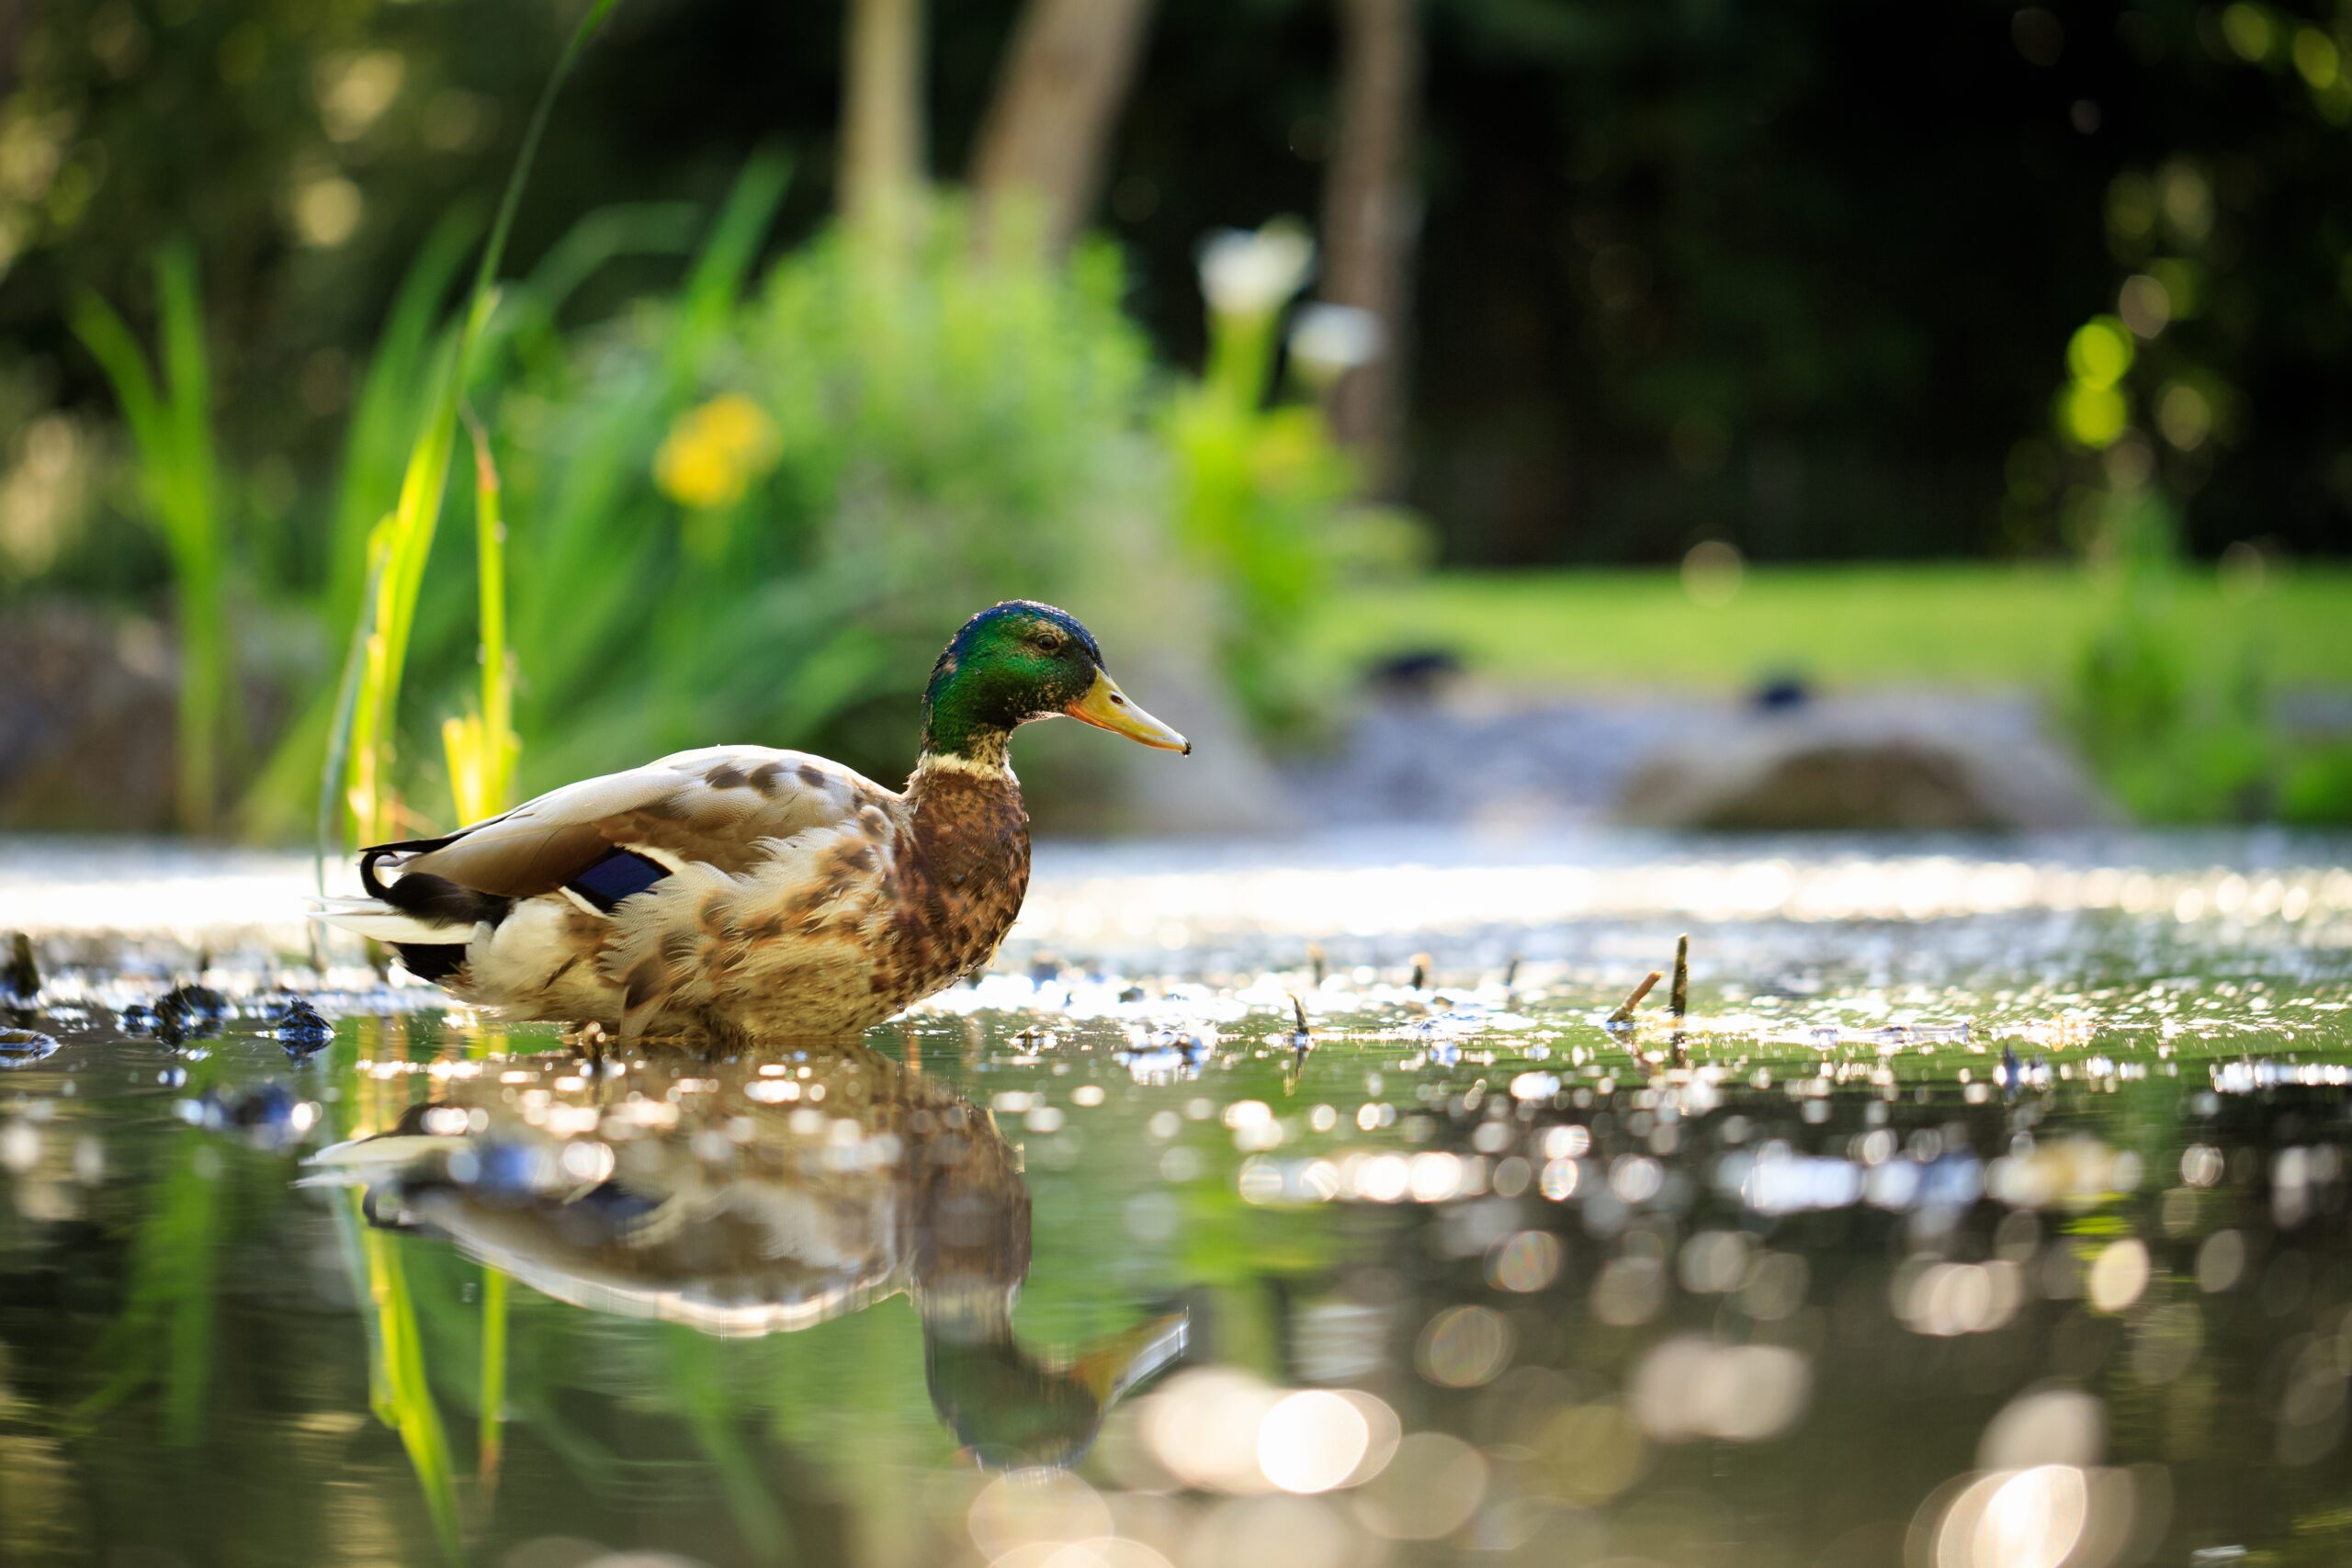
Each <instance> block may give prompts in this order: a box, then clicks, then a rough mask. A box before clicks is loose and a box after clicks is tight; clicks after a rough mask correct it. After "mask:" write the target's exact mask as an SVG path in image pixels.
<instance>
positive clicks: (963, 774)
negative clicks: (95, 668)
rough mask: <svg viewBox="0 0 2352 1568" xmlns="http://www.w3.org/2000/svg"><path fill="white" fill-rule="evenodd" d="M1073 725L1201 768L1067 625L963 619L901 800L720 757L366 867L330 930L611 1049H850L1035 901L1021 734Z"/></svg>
mask: <svg viewBox="0 0 2352 1568" xmlns="http://www.w3.org/2000/svg"><path fill="white" fill-rule="evenodd" d="M1062 716H1068V717H1070V718H1075V719H1077V720H1079V721H1080V723H1082V724H1089V725H1092V726H1094V727H1095V728H1099V729H1104V730H1108V731H1109V732H1110V733H1112V734H1114V735H1119V736H1124V737H1125V738H1126V739H1130V740H1134V741H1137V742H1139V743H1141V744H1143V745H1145V746H1148V747H1152V748H1155V749H1158V750H1166V751H1175V752H1179V753H1183V754H1187V755H1189V754H1190V753H1191V751H1192V745H1191V743H1190V742H1188V741H1187V740H1186V739H1184V737H1183V736H1182V734H1180V733H1179V732H1178V731H1176V730H1175V729H1173V728H1170V727H1169V726H1168V725H1166V724H1163V723H1161V722H1160V721H1159V719H1157V718H1154V717H1153V716H1151V715H1150V714H1148V713H1147V712H1145V711H1144V710H1143V708H1141V707H1140V706H1138V705H1136V704H1135V703H1134V702H1133V701H1131V700H1130V699H1129V698H1128V697H1127V695H1126V694H1125V693H1124V692H1122V691H1121V690H1120V689H1119V685H1118V682H1115V681H1114V680H1112V678H1111V675H1110V671H1108V670H1106V669H1105V668H1104V667H1103V649H1102V647H1101V645H1100V644H1098V643H1097V642H1096V641H1095V638H1094V635H1093V634H1092V633H1091V632H1090V631H1088V630H1087V629H1086V627H1085V626H1083V625H1081V624H1080V622H1079V620H1078V618H1077V617H1076V616H1074V615H1070V614H1069V612H1068V611H1065V610H1060V609H1057V608H1056V607H1054V606H1053V605H1050V604H1040V603H1037V602H1036V601H1034V600H1025V599H1016V600H1008V601H1005V602H1004V603H1002V604H995V605H992V606H990V607H989V608H988V609H985V610H983V611H981V612H980V613H979V614H978V615H974V616H973V617H972V618H971V619H970V620H968V621H967V622H965V623H964V625H963V626H962V627H961V628H959V629H958V630H957V631H956V635H955V636H954V637H952V638H950V639H949V641H948V643H947V646H946V648H945V649H944V651H943V652H942V653H941V654H940V656H939V660H938V662H937V663H936V664H935V665H934V666H933V669H932V672H931V678H930V680H929V682H927V684H926V685H925V687H924V690H923V698H922V750H921V754H920V756H919V758H918V760H917V761H916V763H915V766H914V772H913V773H912V774H911V775H910V777H909V778H908V780H907V784H906V787H905V788H904V789H903V790H895V791H894V790H890V789H888V788H885V787H884V786H883V785H881V784H876V783H875V782H874V781H873V780H871V779H868V778H865V776H863V775H862V774H860V773H857V772H856V771H855V770H854V769H852V768H849V767H845V766H843V765H842V764H841V763H839V762H836V761H830V760H828V759H826V758H823V757H819V756H815V755H812V754H810V753H808V752H803V751H791V750H777V749H775V748H771V747H764V746H710V747H704V748H701V749H698V750H691V751H680V752H677V753H675V754H674V755H672V756H668V757H663V758H661V759H659V760H658V761H652V762H649V763H647V764H645V765H644V766H643V767H639V768H635V769H631V770H629V771H628V772H625V773H610V774H606V775H605V776H603V777H600V778H592V779H583V780H582V781H580V782H579V783H576V784H567V785H565V786H563V787H562V788H560V789H557V790H553V791H551V792H549V793H548V794H546V795H540V796H538V797H537V799H534V800H531V801H528V802H526V803H525V804H524V805H521V806H518V807H515V808H514V809H513V810H511V811H507V812H504V813H502V814H501V815H499V816H496V817H492V818H487V819H486V820H483V821H481V822H476V823H473V824H470V825H469V826H467V827H463V828H460V829H458V830H457V831H455V832H452V833H445V834H441V835H439V836H437V837H433V838H420V839H408V840H401V841H399V842H394V843H383V844H373V845H369V846H368V847H367V848H366V849H364V850H362V851H361V852H359V857H358V872H359V880H360V885H361V886H362V887H363V888H365V890H366V891H365V893H364V894H362V895H360V896H356V897H322V898H319V899H315V900H313V901H312V905H311V912H312V914H313V916H314V917H315V918H317V919H322V920H325V921H327V922H328V923H330V924H333V925H334V926H337V927H340V928H342V929H344V930H346V931H356V932H358V933H360V934H361V935H363V936H368V937H372V938H374V939H376V940H378V941H379V942H385V943H387V944H389V945H390V948H391V949H392V951H393V952H394V953H396V954H397V955H398V956H399V958H400V961H401V964H402V965H403V966H404V967H405V968H406V969H407V970H408V971H409V972H410V973H411V974H413V975H415V976H417V977H419V978H420V979H424V980H427V981H430V982H433V983H434V984H436V985H438V986H440V987H442V988H443V989H444V990H446V991H447V992H448V993H450V994H451V995H452V996H454V997H455V998H458V999H459V1000H460V1001H463V1002H466V1003H468V1004H470V1005H472V1006H475V1007H478V1008H481V1009H482V1010H486V1011H489V1012H491V1013H492V1014H494V1015H496V1016H499V1017H502V1018H504V1019H507V1020H510V1021H552V1022H557V1023H563V1024H569V1025H571V1026H574V1027H585V1026H587V1025H591V1024H593V1025H595V1026H596V1027H597V1028H598V1029H599V1030H601V1031H602V1032H604V1033H605V1035H606V1036H608V1037H610V1038H614V1039H616V1040H620V1041H623V1042H628V1041H635V1040H639V1039H648V1038H654V1039H680V1040H696V1041H705V1042H712V1043H720V1044H734V1045H741V1044H747V1043H755V1042H782V1041H793V1040H806V1041H817V1040H839V1039H854V1037H856V1036H857V1035H858V1034H860V1033H862V1032H864V1031H865V1030H866V1029H868V1028H870V1027H872V1026H873V1025H875V1024H876V1023H880V1022H882V1021H885V1020H888V1019H889V1018H891V1017H893V1016H894V1015H896V1014H897V1013H899V1012H900V1011H902V1010H905V1009H907V1008H908V1007H910V1006H911V1005H913V1004H914V1003H915V1002H918V1001H920V1000H922V998H925V997H928V996H932V995H933V994H935V993H937V992H939V991H941V990H944V989H945V988H946V987H949V986H951V985H954V984H955V983H956V982H957V981H958V980H961V979H963V978H965V977H967V976H970V975H973V974H975V973H977V972H978V971H979V970H980V969H983V968H985V967H986V966H987V964H988V963H989V960H990V958H992V957H993V956H994V954H995V953H996V950H997V947H998V944H999V943H1000V942H1002V941H1003V938H1004V935H1005V932H1006V931H1008V930H1010V929H1011V927H1012V922H1013V919H1014V918H1015V917H1016V916H1017V915H1018V914H1019V913H1020V911H1021V905H1022V901H1023V898H1024V897H1026V895H1027V892H1028V886H1029V817H1028V812H1027V811H1026V809H1025V808H1024V807H1023V805H1022V799H1021V785H1020V781H1019V780H1018V779H1017V778H1015V777H1014V775H1013V772H1012V765H1011V762H1010V761H1009V760H1008V747H1009V742H1010V741H1011V739H1012V732H1013V731H1014V730H1016V729H1018V728H1021V727H1022V726H1023V725H1025V724H1030V723H1033V722H1035V721H1037V720H1041V719H1047V718H1056V717H1062Z"/></svg>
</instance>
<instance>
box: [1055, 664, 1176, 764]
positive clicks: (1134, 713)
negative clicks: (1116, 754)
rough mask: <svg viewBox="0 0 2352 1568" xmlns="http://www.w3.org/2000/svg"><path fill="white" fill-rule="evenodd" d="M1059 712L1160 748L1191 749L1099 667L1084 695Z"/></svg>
mask: <svg viewBox="0 0 2352 1568" xmlns="http://www.w3.org/2000/svg"><path fill="white" fill-rule="evenodd" d="M1062 712H1064V713H1066V714H1068V715H1069V716H1070V717H1072V718H1074V719H1076V720H1078V721H1079V723H1080V724H1091V725H1092V726H1093V727H1094V728H1097V729H1107V730H1109V731H1110V732H1111V733H1112V734H1114V735H1124V736H1125V737H1126V738H1127V739H1130V740H1140V741H1142V742H1143V743H1144V744H1145V745H1147V746H1155V747H1158V748H1159V750H1162V751H1182V752H1183V753H1184V754H1185V755H1186V756H1188V757H1189V756H1191V755H1192V752H1193V743H1192V742H1191V741H1189V740H1187V739H1184V738H1183V737H1182V736H1181V735H1179V734H1177V733H1176V732H1175V731H1174V730H1172V729H1170V728H1168V727H1167V726H1166V725H1164V724H1162V723H1160V722H1159V720H1158V719H1156V718H1154V717H1152V716H1151V715H1149V714H1148V713H1146V712H1144V711H1143V709H1141V708H1139V707H1137V706H1136V705H1135V704H1133V703H1131V702H1129V701H1128V700H1127V694H1126V693H1125V692H1123V691H1121V690H1119V683H1118V682H1116V681H1114V680H1112V679H1111V677H1110V676H1109V675H1107V674H1105V673H1104V672H1103V671H1100V670H1097V671H1095V672H1094V684H1093V685H1092V686H1091V687H1089V688H1088V689H1087V693H1086V695H1084V696H1082V697H1080V698H1079V699H1078V701H1076V702H1074V703H1072V704H1070V705H1069V706H1068V707H1066V708H1064V709H1062Z"/></svg>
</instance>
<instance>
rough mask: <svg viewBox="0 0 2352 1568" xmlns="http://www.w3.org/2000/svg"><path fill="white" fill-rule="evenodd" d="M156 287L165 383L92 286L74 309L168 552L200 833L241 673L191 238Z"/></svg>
mask: <svg viewBox="0 0 2352 1568" xmlns="http://www.w3.org/2000/svg"><path fill="white" fill-rule="evenodd" d="M155 293H156V315H157V332H158V336H159V338H160V340H161V345H160V358H161V382H160V385H159V383H158V379H157V374H156V372H155V371H154V370H153V369H151V368H150V367H149V366H148V363H147V356H146V355H145V353H144V352H143V351H142V350H141V348H140V346H139V342H138V339H137V338H135V337H134V336H133V335H132V334H131V332H130V328H129V327H128V326H126V325H125V324H124V323H123V320H122V318H121V317H120V316H119V315H118V314H117V313H116V312H115V310H114V309H113V307H112V306H110V305H108V304H107V302H106V301H105V300H103V299H99V298H98V297H97V296H96V295H95V294H89V293H85V294H83V295H81V296H80V297H79V298H78V299H75V300H74V305H73V307H72V309H71V310H70V312H69V314H70V318H71V324H72V326H73V329H74V335H76V336H77V337H79V338H80V339H81V340H82V343H83V344H84V346H85V347H86V348H88V349H89V351H90V355H91V357H93V358H94V359H96V361H97V362H98V367H99V368H100V369H101V370H102V371H104V372H105V374H106V377H107V381H108V382H110V383H111V384H112V386H113V388H114V393H115V399H116V400H117V401H118V402H119V404H120V405H121V407H122V413H123V419H124V421H125V423H128V424H129V425H130V434H131V442H132V445H133V446H135V447H136V448H137V450H138V454H139V472H140V489H141V493H142V495H143V496H144V498H145V502H146V507H147V512H148V522H149V524H150V525H151V526H153V528H154V529H155V531H156V532H157V533H158V534H160V535H161V536H163V539H164V548H165V549H166V551H167V552H168V553H169V554H170V556H171V559H172V574H173V578H174V582H175V595H174V597H175V609H176V613H177V618H178V621H179V628H178V630H179V644H180V681H179V711H178V715H177V722H176V750H177V753H178V774H177V778H176V781H175V799H176V809H177V815H178V818H179V823H180V826H181V827H182V828H183V829H187V831H190V832H204V831H207V830H209V829H210V828H211V826H212V818H213V811H214V808H215V807H216V805H217V803H218V801H219V795H220V748H221V745H222V743H223V741H224V739H227V738H228V737H229V736H230V735H232V733H233V731H234V728H235V715H234V707H233V704H232V701H231V693H230V684H231V682H232V680H233V679H234V675H233V670H232V659H231V655H230V648H229V632H228V608H227V604H226V594H227V585H228V565H227V560H226V542H225V540H224V539H223V537H222V535H221V527H220V505H219V495H220V484H219V479H218V477H217V468H218V465H217V463H216V461H215V458H214V452H213V437H212V405H211V372H210V367H209V361H208V358H207V355H206V354H205V348H204V309H203V303H202V297H201V291H200V290H199V288H198V284H197V272H196V256H195V253H194V252H192V251H191V250H190V249H189V248H188V247H187V244H186V243H173V244H171V245H167V246H165V247H164V250H163V251H162V253H161V254H158V255H157V257H156V259H155Z"/></svg>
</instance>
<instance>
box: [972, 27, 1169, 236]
mask: <svg viewBox="0 0 2352 1568" xmlns="http://www.w3.org/2000/svg"><path fill="white" fill-rule="evenodd" d="M1151 6H1152V0H1028V3H1027V5H1025V6H1023V9H1022V13H1021V20H1020V23H1019V25H1018V26H1017V27H1016V28H1014V30H1013V35H1012V42H1011V44H1009V45H1008V46H1007V47H1006V50H1005V57H1004V65H1003V68H1002V70H1001V73H999V75H998V77H997V85H996V96H994V98H992V99H991V100H990V102H989V110H988V115H987V118H984V119H983V120H982V121H981V122H980V134H979V146H978V152H976V153H975V154H974V156H973V159H972V186H973V189H974V191H975V192H976V193H977V195H978V197H979V201H980V208H981V213H982V220H983V222H984V223H988V224H990V225H991V226H992V225H993V223H994V222H995V220H996V216H997V214H998V213H999V212H1001V210H1003V209H1005V207H1006V205H1007V204H1008V202H1028V203H1032V204H1034V205H1033V207H1032V209H1031V210H1030V211H1029V212H1028V213H1027V214H1026V215H1025V217H1024V219H1023V220H1024V221H1027V222H1031V223H1034V224H1035V225H1036V227H1037V232H1036V235H1035V238H1036V240H1037V241H1038V242H1039V243H1041V244H1043V245H1044V246H1045V247H1046V250H1047V251H1049V252H1058V251H1060V250H1061V249H1062V248H1063V247H1065V246H1067V245H1068V244H1069V242H1070V240H1071V238H1072V237H1073V236H1075V235H1076V234H1077V232H1078V231H1079V230H1080V228H1081V227H1082V226H1083V225H1084V224H1085V222H1086V219H1087V215H1088V213H1089V212H1090V211H1091V209H1092V208H1093V204H1094V196H1095V191H1096V188H1097V186H1099V185H1100V183H1101V181H1102V177H1103V163H1104V161H1105V158H1104V154H1105V152H1106V150H1107V148H1108V144H1109V141H1110V136H1111V130H1112V128H1113V127H1114V125H1115V124H1116V123H1117V122H1118V118H1119V109H1120V107H1121V105H1122V104H1124V103H1125V100H1126V94H1127V84H1128V82H1129V81H1130V80H1131V79H1132V78H1133V76H1134V74H1135V66H1136V57H1137V56H1138V55H1139V54H1141V53H1142V50H1143V39H1144V32H1145V28H1146V26H1147V24H1148V22H1149V21H1150V19H1151Z"/></svg>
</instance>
